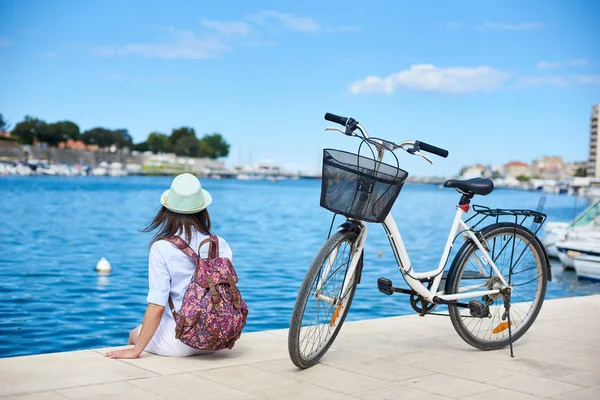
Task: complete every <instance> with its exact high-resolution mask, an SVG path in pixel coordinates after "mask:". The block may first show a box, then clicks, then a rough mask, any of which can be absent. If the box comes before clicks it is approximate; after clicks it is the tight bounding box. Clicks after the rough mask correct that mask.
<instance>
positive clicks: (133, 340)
mask: <svg viewBox="0 0 600 400" xmlns="http://www.w3.org/2000/svg"><path fill="white" fill-rule="evenodd" d="M141 327H142V326H141V325H138V326H136V327H135V328H133V329H132V330H131V332H129V340H128V341H127V344H128V345H131V344H136V342H137V338H138V335H139V334H140V328H141Z"/></svg>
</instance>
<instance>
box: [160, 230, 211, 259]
mask: <svg viewBox="0 0 600 400" xmlns="http://www.w3.org/2000/svg"><path fill="white" fill-rule="evenodd" d="M164 239H165V240H166V241H167V242H170V243H172V244H174V245H175V247H177V248H178V249H179V250H181V251H183V252H184V253H185V255H186V256H188V257H191V258H193V259H194V261H196V262H198V260H199V259H200V256H198V254H196V252H195V251H194V250H192V248H191V247H190V245H189V244H187V242H186V241H185V240H183V239H182V238H180V237H179V236H168V237H166V238H164ZM200 245H201V246H202V244H200Z"/></svg>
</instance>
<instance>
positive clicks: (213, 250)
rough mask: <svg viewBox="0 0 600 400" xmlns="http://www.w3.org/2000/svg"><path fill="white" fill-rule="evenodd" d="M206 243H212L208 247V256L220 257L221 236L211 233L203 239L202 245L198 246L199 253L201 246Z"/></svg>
mask: <svg viewBox="0 0 600 400" xmlns="http://www.w3.org/2000/svg"><path fill="white" fill-rule="evenodd" d="M206 243H210V245H209V247H208V258H219V238H218V237H216V236H215V235H210V236H209V237H208V238H206V239H204V240H203V241H201V242H200V246H198V253H200V248H201V247H202V246H204V245H205V244H206Z"/></svg>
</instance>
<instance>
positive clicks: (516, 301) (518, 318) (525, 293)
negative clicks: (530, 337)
mask: <svg viewBox="0 0 600 400" xmlns="http://www.w3.org/2000/svg"><path fill="white" fill-rule="evenodd" d="M480 233H481V237H483V238H484V239H485V243H486V244H487V246H488V247H489V251H488V254H489V255H490V257H491V258H492V260H494V263H495V264H496V267H498V270H499V271H500V273H501V274H502V276H503V277H504V279H505V280H506V282H507V283H508V284H509V285H510V286H511V287H512V291H511V307H510V323H511V336H512V340H513V342H515V341H517V340H518V339H519V338H521V337H522V336H523V335H524V334H525V332H527V330H528V329H529V328H530V327H531V325H532V324H533V322H534V321H535V319H536V318H537V315H538V313H539V312H540V309H541V308H542V303H543V302H544V297H545V296H546V285H547V281H548V264H547V261H546V256H545V253H544V251H543V249H542V247H541V245H540V242H539V241H538V240H537V238H536V236H535V235H534V234H533V232H531V231H530V230H529V229H526V228H524V227H523V226H521V225H517V224H513V223H497V224H493V225H490V226H487V227H485V228H483V229H482V230H481V231H480ZM482 243H483V242H482ZM500 286H502V282H501V281H500V279H499V278H497V277H495V276H494V273H493V271H492V268H491V267H490V266H489V265H487V261H485V259H484V257H483V255H482V254H481V251H480V250H479V249H478V248H477V246H476V245H475V244H474V243H473V242H471V241H468V242H467V243H465V244H464V245H463V247H462V248H461V249H460V250H459V252H458V254H457V255H456V258H455V259H454V261H453V263H452V267H451V268H450V271H449V272H448V281H447V282H446V290H445V291H446V293H448V294H452V293H463V292H464V293H468V292H469V290H472V291H478V290H486V289H488V290H491V289H497V288H500ZM476 300H478V301H479V300H480V301H481V302H482V303H486V302H487V303H488V304H489V313H488V316H487V317H484V318H479V317H474V316H473V315H471V313H470V311H469V309H466V308H459V307H456V306H452V305H450V306H448V311H449V314H450V319H451V320H452V325H453V326H454V328H455V329H456V332H457V333H458V334H459V336H460V337H461V338H462V339H463V340H464V341H465V342H467V343H468V344H470V345H471V346H473V347H476V348H478V349H481V350H497V349H501V348H503V347H506V346H508V344H509V335H508V333H509V332H508V321H507V320H503V319H502V316H503V314H504V299H503V297H502V295H500V294H498V295H492V296H484V297H483V298H480V299H476Z"/></svg>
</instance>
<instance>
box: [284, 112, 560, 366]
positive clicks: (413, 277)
mask: <svg viewBox="0 0 600 400" xmlns="http://www.w3.org/2000/svg"><path fill="white" fill-rule="evenodd" d="M325 119H326V120H328V121H331V122H335V123H338V124H340V125H342V126H344V128H345V129H344V130H342V129H340V128H327V130H337V131H340V132H342V133H344V134H346V135H348V136H354V137H359V138H361V139H362V141H361V145H360V146H359V150H358V154H353V153H348V152H344V151H339V150H332V149H325V150H323V175H322V187H321V206H322V207H324V208H326V209H329V210H331V211H333V212H334V213H335V215H334V219H335V216H336V215H337V214H341V215H343V216H345V217H346V222H344V223H343V224H342V225H341V226H340V227H339V230H338V231H337V232H335V233H334V234H333V235H331V229H330V237H329V239H328V240H327V241H326V242H325V244H324V245H323V247H322V248H321V250H320V251H319V252H318V253H317V255H316V257H315V259H314V260H313V262H312V264H311V266H310V268H309V270H308V272H307V274H306V277H305V278H304V281H303V283H302V286H301V287H300V291H299V292H298V297H297V299H296V304H295V306H294V311H293V314H292V319H291V323H290V330H289V336H288V350H289V354H290V358H291V360H292V361H293V363H294V364H295V365H296V366H297V367H299V368H308V367H311V366H313V365H314V364H316V363H317V362H318V361H319V360H320V359H321V357H323V355H325V353H326V352H327V350H328V349H329V347H330V346H331V344H332V343H333V341H334V340H335V338H336V336H337V334H338V332H339V331H340V328H341V327H342V324H343V323H344V319H345V318H346V315H347V314H348V311H349V310H350V305H351V304H352V299H353V297H354V292H355V290H356V286H357V285H358V284H359V283H360V278H361V273H362V268H363V248H364V245H365V241H366V239H367V232H368V229H367V226H366V225H365V223H364V222H376V223H382V224H383V227H384V229H385V232H386V233H387V236H388V239H389V241H390V245H391V247H392V250H393V252H394V255H395V257H396V260H397V263H398V267H399V269H400V272H401V273H402V277H403V278H404V279H405V281H406V283H407V284H408V286H409V287H410V288H411V289H402V288H396V287H394V286H392V282H391V281H390V280H389V279H386V278H379V279H378V281H377V285H378V288H379V290H380V291H381V292H383V293H384V294H387V295H391V294H393V293H405V294H408V295H410V304H411V306H412V307H413V309H414V310H415V311H416V312H418V313H419V314H420V315H421V316H425V315H428V314H435V313H434V312H433V311H434V309H435V308H436V307H437V305H439V304H443V305H447V306H448V314H443V315H449V316H450V319H451V320H452V324H453V326H454V328H455V329H456V332H457V333H458V334H459V335H460V337H461V338H462V339H463V340H464V341H465V342H467V343H468V344H470V345H472V346H474V347H476V348H478V349H481V350H496V349H501V348H504V347H506V346H508V345H510V348H511V356H512V343H513V342H514V341H516V340H518V339H519V338H520V337H522V336H523V335H524V334H525V332H526V331H527V330H528V329H529V328H530V327H531V325H532V324H533V322H534V321H535V319H536V317H537V315H538V313H539V311H540V309H541V307H542V303H543V301H544V297H545V294H546V285H547V281H548V280H550V279H551V270H550V263H549V261H548V257H547V255H546V251H545V249H544V247H543V246H542V244H541V242H540V240H539V238H538V237H537V236H536V234H537V232H538V231H539V229H540V228H541V226H542V224H543V223H544V221H545V219H546V215H545V214H542V213H540V212H536V211H530V210H512V209H510V210H509V209H490V208H487V207H483V206H477V205H473V207H471V206H470V202H471V199H472V198H473V197H474V196H475V195H483V196H485V195H488V194H489V193H491V192H492V190H493V189H494V184H493V182H492V181H491V180H490V179H483V178H475V179H469V180H454V179H451V180H448V181H446V182H445V183H444V186H445V187H449V188H455V189H456V190H457V191H458V192H459V193H460V194H461V198H460V201H459V203H458V205H457V207H456V215H455V217H454V221H453V223H452V227H451V229H450V233H449V235H448V240H447V241H446V246H445V248H444V251H443V253H442V256H441V259H440V262H439V265H438V267H437V268H436V269H434V270H432V271H427V272H416V271H415V270H414V268H413V266H412V264H411V262H410V259H409V257H408V254H407V252H406V248H405V247H404V244H403V242H402V238H401V236H400V232H399V231H398V227H397V226H396V222H395V221H394V218H393V217H392V215H391V214H390V209H391V208H392V205H393V204H394V202H395V200H396V198H397V197H398V194H399V193H400V190H401V188H402V186H403V184H404V182H405V180H406V178H407V176H408V173H407V172H406V171H403V170H402V169H400V168H399V163H398V158H397V157H396V156H395V155H394V158H395V160H396V166H393V165H390V164H386V163H383V156H384V154H385V151H389V152H390V153H391V154H394V151H395V150H398V149H402V150H405V151H406V152H407V153H409V154H411V155H416V156H420V157H423V158H424V159H426V160H427V161H428V162H429V163H432V162H431V160H430V159H429V158H428V157H427V156H426V155H424V154H422V153H421V152H422V151H425V152H429V153H432V154H436V155H438V156H441V157H444V158H445V157H447V156H448V151H447V150H444V149H441V148H438V147H435V146H432V145H429V144H427V143H423V142H419V141H404V142H401V143H398V144H395V143H392V142H389V141H386V140H383V139H379V138H372V137H369V135H368V134H367V132H366V130H365V128H364V127H362V126H361V125H360V124H359V123H358V122H357V121H355V120H354V119H352V118H345V117H340V116H337V115H333V114H329V113H327V114H325ZM363 144H366V145H367V147H368V148H370V149H371V151H372V156H373V157H372V158H370V157H364V156H361V155H360V152H361V147H362V146H363ZM375 153H377V156H375ZM471 208H472V209H473V211H474V212H475V214H474V215H473V216H472V217H471V218H469V219H467V220H466V221H463V216H464V215H465V214H466V213H467V212H468V211H469V210H470V209H471ZM488 218H491V219H493V220H494V223H492V224H491V225H487V226H485V227H483V228H477V227H478V226H480V225H481V223H482V222H483V221H484V220H488ZM507 219H508V221H507ZM470 221H474V222H473V223H472V224H471V226H469V225H468V223H469V222H470ZM529 223H531V229H529V228H527V227H526V226H525V225H526V224H529ZM534 225H537V228H535V229H534ZM332 226H333V221H332ZM458 237H463V238H464V240H465V242H464V244H463V245H462V247H461V248H460V250H459V251H458V253H457V254H456V256H455V258H454V259H453V261H452V264H451V266H450V268H449V270H448V271H447V272H445V271H444V270H445V267H446V264H447V261H448V258H449V255H450V250H451V248H452V246H453V244H454V242H455V240H456V239H457V238H458ZM469 299H470V301H469V302H468V303H466V302H464V301H466V300H469ZM511 299H512V300H514V301H515V302H512V301H511Z"/></svg>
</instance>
